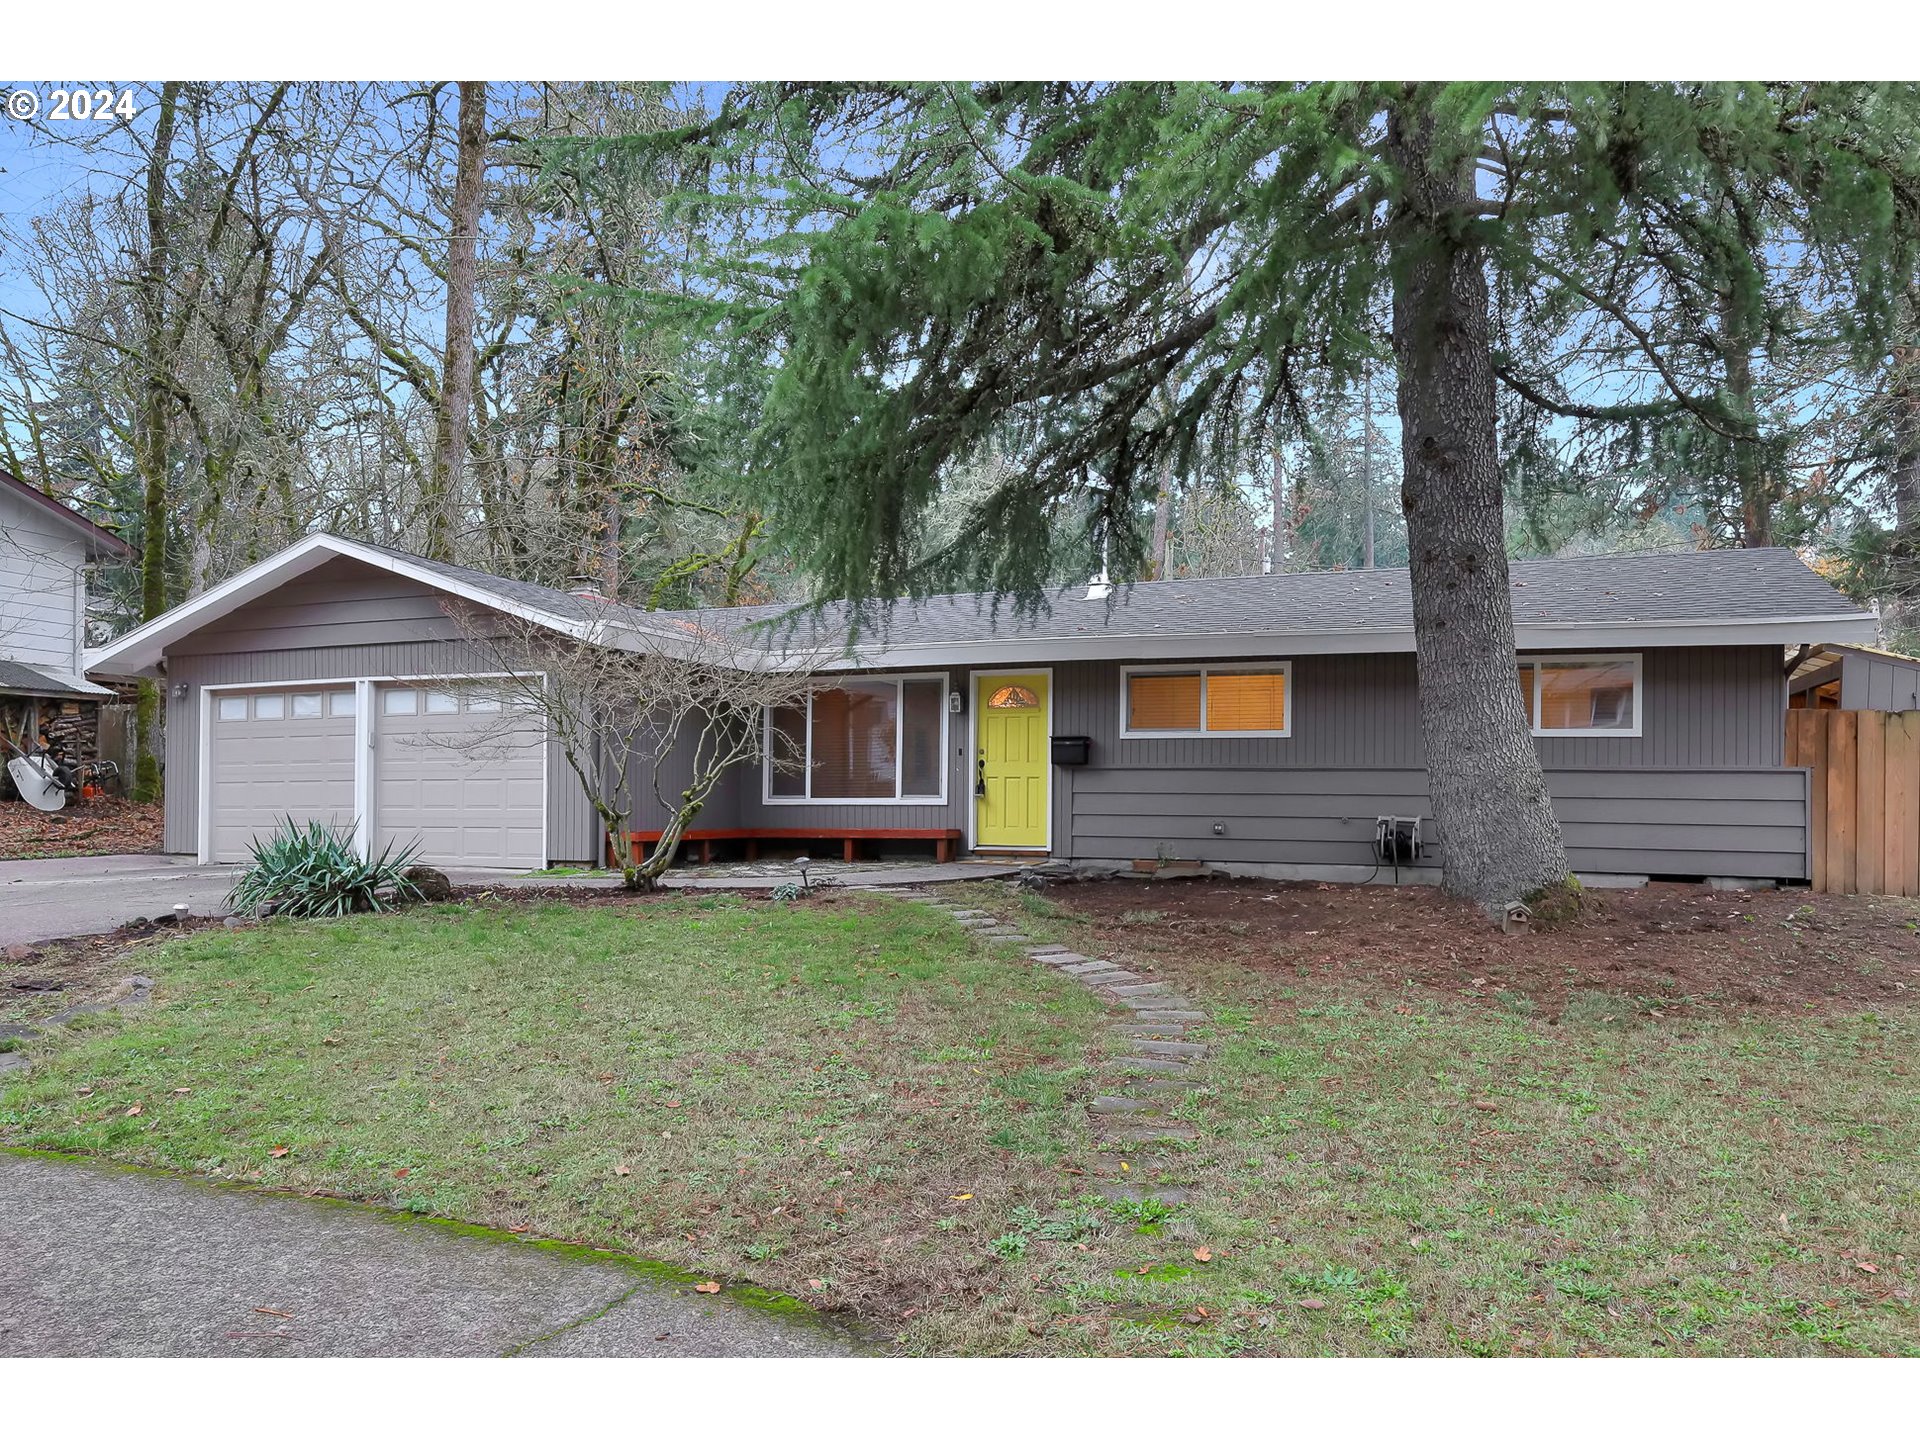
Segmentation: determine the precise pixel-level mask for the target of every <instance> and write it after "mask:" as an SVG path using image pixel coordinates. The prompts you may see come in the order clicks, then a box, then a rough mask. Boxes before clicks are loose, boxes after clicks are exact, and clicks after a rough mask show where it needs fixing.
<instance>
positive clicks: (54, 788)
mask: <svg viewBox="0 0 1920 1440" xmlns="http://www.w3.org/2000/svg"><path fill="white" fill-rule="evenodd" d="M7 774H9V775H11V776H12V777H13V788H14V789H16V790H18V791H19V792H20V798H21V799H22V800H24V801H26V802H27V804H29V805H31V806H33V808H34V809H36V810H47V811H53V810H64V809H65V808H66V805H67V792H66V790H65V789H64V788H63V787H62V786H61V784H60V782H59V781H58V780H56V779H54V776H53V764H52V762H51V761H49V760H48V759H47V757H46V756H44V755H19V756H15V757H14V758H13V759H11V760H9V761H7Z"/></svg>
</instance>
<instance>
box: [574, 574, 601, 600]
mask: <svg viewBox="0 0 1920 1440" xmlns="http://www.w3.org/2000/svg"><path fill="white" fill-rule="evenodd" d="M567 593H568V594H569V595H579V596H582V597H583V598H585V599H588V600H604V599H605V598H606V596H605V595H603V594H602V593H601V591H600V582H599V580H598V579H596V578H595V577H594V576H592V575H569V576H568V577H567Z"/></svg>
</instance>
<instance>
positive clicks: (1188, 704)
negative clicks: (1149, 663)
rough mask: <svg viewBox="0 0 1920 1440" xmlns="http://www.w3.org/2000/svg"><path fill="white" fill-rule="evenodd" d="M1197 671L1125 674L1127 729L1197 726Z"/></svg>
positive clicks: (1190, 727)
mask: <svg viewBox="0 0 1920 1440" xmlns="http://www.w3.org/2000/svg"><path fill="white" fill-rule="evenodd" d="M1199 728H1200V672H1199V671H1198V670H1195V671H1192V672H1190V673H1188V674H1184V675H1158V674H1142V675H1130V676H1128V677H1127V729H1129V730H1198V729H1199Z"/></svg>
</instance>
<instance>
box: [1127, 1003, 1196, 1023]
mask: <svg viewBox="0 0 1920 1440" xmlns="http://www.w3.org/2000/svg"><path fill="white" fill-rule="evenodd" d="M1133 1018H1134V1019H1135V1020H1137V1021H1139V1022H1141V1023H1142V1024H1167V1023H1171V1024H1175V1025H1204V1024H1205V1023H1206V1021H1207V1016H1206V1012H1205V1011H1204V1010H1145V1009H1140V1008H1138V1007H1136V1008H1135V1010H1134V1012H1133Z"/></svg>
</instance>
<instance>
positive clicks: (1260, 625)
mask: <svg viewBox="0 0 1920 1440" xmlns="http://www.w3.org/2000/svg"><path fill="white" fill-rule="evenodd" d="M1512 577H1513V608H1514V619H1515V634H1516V640H1517V645H1518V654H1517V655H1516V657H1515V681H1516V684H1518V685H1519V686H1520V687H1521V689H1522V691H1523V692H1524V695H1525V698H1526V705H1527V709H1528V713H1529V714H1530V715H1531V716H1532V719H1533V725H1534V733H1535V735H1536V737H1537V741H1538V745H1539V753H1540V759H1541V762H1542V764H1543V766H1544V767H1545V770H1546V774H1547V779H1548V782H1549V785H1550V788H1551V791H1552V794H1553V797H1554V805H1555V809H1556V811H1557V812H1558V814H1559V817H1560V821H1561V825H1562V828H1563V831H1564V833H1565V836H1566V841H1567V845H1568V848H1569V852H1570V854H1571V857H1572V861H1573V865H1574V867H1575V869H1576V871H1578V872H1581V873H1585V874H1596V875H1621V874H1625V875H1676V876H1680V875H1684V876H1734V877H1747V878H1752V879H1774V880H1794V879H1802V878H1805V877H1806V876H1807V874H1808V873H1809V860H1808V844H1809V839H1808V823H1807V821H1808V781H1807V772H1806V771H1805V770H1802V769H1795V768H1788V767H1785V766H1784V765H1783V763H1782V762H1783V753H1784V752H1783V730H1784V716H1785V711H1786V704H1787V676H1786V666H1785V664H1784V659H1783V657H1784V655H1785V653H1786V647H1788V646H1797V645H1801V644H1821V643H1838V644H1870V643H1871V642H1872V641H1873V640H1874V638H1875V634H1876V626H1877V621H1876V619H1875V617H1874V616H1873V615H1872V614H1871V613H1869V612H1867V611H1864V610H1862V609H1861V608H1860V607H1859V606H1858V605H1856V604H1854V603H1853V602H1852V601H1850V600H1848V599H1846V598H1845V597H1844V596H1842V595H1840V594H1839V593H1838V592H1837V591H1835V590H1834V589H1833V588H1832V587H1831V586H1829V585H1828V584H1827V583H1826V582H1825V581H1824V580H1822V579H1821V578H1820V577H1819V576H1818V575H1816V574H1814V573H1813V572H1812V571H1811V570H1809V569H1808V568H1807V567H1806V566H1805V565H1804V564H1803V563H1801V561H1800V560H1799V559H1798V558H1797V557H1796V556H1795V555H1794V554H1793V553H1792V552H1791V551H1787V550H1722V551H1704V552H1691V553H1685V554H1664V555H1623V556H1606V557H1592V558H1579V559H1565V560H1518V561H1515V562H1513V565H1512ZM450 600H452V601H459V602H464V603H465V604H467V605H470V606H479V607H490V608H491V609H494V610H498V611H501V612H505V613H508V614H512V615H515V616H518V617H521V618H522V619H524V620H533V621H536V622H537V623H540V624H542V625H547V626H550V627H552V628H554V629H556V630H561V631H569V630H570V631H572V632H573V633H576V634H577V633H581V627H582V626H583V625H584V624H586V623H587V620H588V618H589V617H593V616H599V617H602V618H604V617H607V616H608V615H611V616H612V617H613V619H614V621H615V622H616V623H617V624H631V625H633V626H638V627H644V626H648V625H655V624H658V623H660V621H661V618H662V617H660V616H657V615H654V616H649V615H647V614H646V613H644V612H641V611H637V610H629V609H627V608H626V607H622V606H615V605H613V604H612V602H609V601H606V600H603V599H600V598H598V597H596V596H589V595H582V594H580V593H577V592H567V591H562V590H556V589H549V588H547V587H544V586H539V585H531V584H526V583H523V582H518V581H511V580H503V579H501V578H499V577H496V576H492V575H488V574H486V573H484V572H481V571H477V570H472V569H468V568H465V567H462V566H457V565H449V564H442V563H437V562H433V561H428V560H423V559H420V558H418V557H415V556H411V555H406V554H402V553H400V552H397V551H393V550H388V549H383V548H381V547H378V546H374V545H369V544H365V543H362V542H359V541H353V540H345V539H339V538H336V537H334V536H331V535H313V536H310V537H308V538H307V539H304V540H302V541H300V542H299V543H297V544H295V545H293V546H291V547H290V548H288V549H287V550H285V551H283V552H281V553H280V554H278V555H276V556H274V557H272V558H271V559H269V560H266V561H263V562H262V563H260V564H258V565H255V566H254V567H252V568H251V569H249V570H246V571H244V572H242V573H241V574H238V575H236V576H234V577H233V578H231V579H230V580H228V581H226V582H225V583H223V584H221V585H219V586H216V587H214V588H213V589H211V590H209V591H208V592H206V593H205V594H203V595H201V596H200V597H198V598H197V599H195V600H193V601H191V602H189V603H188V604H185V605H182V606H180V607H179V608H178V609H176V610H173V611H171V612H169V613H168V614H166V615H164V616H161V617H160V618H158V619H156V620H154V621H152V622H150V623H148V624H146V625H143V626H141V627H140V628H139V629H137V630H134V631H132V632H131V633H129V634H127V635H125V636H123V637H121V638H120V639H119V640H116V641H115V642H113V643H112V644H111V645H108V646H105V647H104V648H102V649H100V650H98V651H95V652H92V653H91V654H90V656H89V667H90V671H91V673H93V674H94V675H96V676H98V677H113V678H126V677H131V676H141V675H153V676H161V677H164V680H165V682H166V692H167V828H166V843H167V848H168V849H170V850H175V851H180V852H184V853H190V854H197V855H198V856H199V858H200V859H201V860H202V861H212V862H218V861H231V860H238V859H241V858H243V857H244V854H245V851H246V844H247V841H248V839H249V837H250V836H252V835H253V834H255V833H258V832H259V831H261V830H262V829H263V828H270V827H271V825H272V824H273V823H274V821H275V820H276V819H277V818H278V817H279V816H281V815H283V814H292V815H294V816H296V817H301V816H320V817H323V818H328V819H331V820H335V821H339V822H343V823H351V822H352V821H353V820H354V819H355V818H356V817H358V818H359V819H361V820H363V821H365V822H366V828H365V829H364V830H363V832H362V833H363V834H365V835H368V836H370V837H371V838H372V839H373V840H374V841H375V842H376V843H381V842H384V840H385V839H405V838H419V839H421V840H422V842H423V844H424V846H425V854H426V855H427V856H428V857H429V858H430V859H432V860H435V861H440V862H445V863H457V864H471V865H479V864H491V865H502V866H537V865H539V864H541V863H543V862H562V861H574V862H580V861H589V862H590V861H596V860H598V859H599V858H600V857H601V856H603V855H604V854H605V853H606V851H605V846H606V842H607V837H605V836H604V835H602V834H601V833H600V832H599V830H598V828H597V822H596V819H595V817H594V814H593V812H592V810H591V808H590V807H589V806H588V805H587V804H586V803H585V800H584V798H583V796H582V794H581V793H580V787H579V785H578V784H577V782H576V781H575V780H574V779H573V778H572V777H571V775H569V774H568V772H567V770H566V767H565V765H564V763H563V762H562V760H561V759H560V757H559V756H558V755H557V754H556V753H555V751H556V748H557V747H555V746H554V745H552V744H551V743H548V744H547V745H546V746H545V749H544V752H543V751H542V749H541V747H540V746H539V745H538V744H537V743H535V744H533V745H530V746H528V747H527V748H525V749H524V750H523V751H521V752H520V753H519V757H518V758H517V759H513V760H511V761H509V762H502V763H498V764H494V765H487V766H482V765H476V764H474V763H472V762H471V760H470V757H468V756H463V755H461V754H459V753H458V752H452V751H449V750H448V749H446V748H444V747H441V748H436V747H433V746H423V745H421V744H419V743H417V741H418V739H419V738H420V737H421V736H422V735H431V734H432V733H434V732H436V731H438V732H446V731H450V730H452V729H453V728H455V727H458V726H461V725H463V724H472V723H479V722H476V721H474V720H473V719H472V718H470V716H469V715H468V712H467V707H468V706H469V703H470V698H471V697H469V698H468V699H463V698H462V697H461V696H460V695H458V694H456V693H454V687H449V686H447V685H445V684H444V679H443V677H446V676H447V675H449V674H455V673H467V672H465V671H463V670H462V668H461V667H463V666H473V665H475V664H476V663H477V661H476V660H475V659H474V657H471V656H468V655H465V654H463V653H461V647H462V646H464V645H465V644H466V643H467V642H465V641H463V640H462V639H461V638H460V635H459V633H458V631H457V630H456V628H455V626H454V625H453V624H452V622H451V621H450V619H449V617H448V614H447V610H446V606H447V603H448V602H449V601H450ZM778 613H779V612H778V611H777V610H775V609H772V608H762V609H746V610H740V611H725V612H701V614H702V616H703V617H704V618H705V620H706V621H713V620H714V619H715V618H716V617H719V618H721V619H723V620H724V623H727V624H738V623H745V622H749V621H754V620H765V619H771V618H774V617H775V616H777V615H778ZM843 622H844V616H840V615H837V614H836V613H835V612H833V611H831V610H829V611H828V612H826V613H825V614H824V615H822V616H821V617H820V618H819V619H818V621H817V622H815V623H817V624H819V625H821V626H823V627H825V629H826V630H827V631H829V632H830V631H831V630H832V629H833V628H834V627H835V626H837V625H842V624H843ZM783 643H786V642H780V641H775V640H771V639H770V640H768V641H767V646H768V650H769V651H770V652H771V651H773V650H775V649H776V648H777V647H778V646H779V645H780V644H783ZM436 677H442V682H443V683H441V684H439V685H436V684H435V680H436ZM763 723H764V724H766V725H768V726H778V727H781V728H782V729H783V731H784V732H785V733H786V734H787V735H788V736H790V737H791V738H792V739H793V740H794V741H795V743H796V744H797V745H798V746H799V747H800V748H801V749H803V750H804V751H805V754H806V756H807V761H808V763H807V764H806V766H805V767H803V768H794V767H788V768H780V767H778V766H775V765H772V764H769V763H767V762H766V761H764V760H763V761H762V762H761V763H759V764H758V765H755V766H752V767H742V768H741V769H740V770H739V771H737V772H735V773H733V774H730V775H729V776H728V777H727V778H726V780H725V782H724V783H723V784H722V785H721V786H720V788H719V789H718V790H717V791H716V792H715V794H714V795H713V797H712V799H711V801H710V802H709V804H708V806H707V808H706V810H705V811H704V812H703V813H702V815H701V817H700V820H699V822H698V824H699V825H700V826H701V827H702V828H711V829H717V830H724V831H727V832H731V833H735V834H741V835H751V834H755V833H763V832H767V831H775V832H788V833H801V834H813V835H829V834H832V833H834V832H836V831H843V830H853V829H874V830H896V831H897V830H914V831H921V832H927V833H954V834H955V835H956V837H957V839H958V841H959V843H960V844H961V845H963V846H964V847H965V848H967V849H970V850H973V851H1015V852H1021V853H1026V854H1051V855H1053V856H1055V857H1060V858H1065V859H1069V860H1073V861H1093V862H1114V863H1124V862H1128V861H1133V860H1137V859H1152V858H1155V857H1174V858H1179V859H1190V860H1201V861H1207V862H1211V863H1212V864H1214V865H1216V866H1219V867H1223V868H1227V869H1231V870H1241V871H1245V872H1249V873H1255V874H1263V875H1269V876H1280V877H1286V876H1303V877H1314V876H1325V877H1329V878H1340V877H1351V878H1365V877H1367V876H1368V875H1369V874H1371V873H1372V872H1373V870H1374V868H1375V866H1376V863H1377V862H1376V855H1375V849H1374V837H1375V829H1376V822H1377V820H1378V819H1379V818H1380V817H1383V816H1395V817H1412V818H1420V819H1423V820H1424V822H1425V826H1424V829H1423V837H1422V838H1423V840H1424V842H1425V853H1424V855H1423V857H1422V861H1421V863H1420V865H1418V866H1416V867H1415V871H1416V874H1417V873H1418V872H1421V871H1424V872H1425V873H1426V874H1428V875H1429V876H1430V875H1431V874H1432V873H1433V870H1434V867H1435V866H1436V865H1437V863H1438V860H1439V856H1440V854H1441V851H1442V849H1443V847H1444V845H1445V843H1446V836H1445V835H1444V834H1437V833H1435V831H1434V828H1433V821H1432V811H1431V807H1430V803H1429V800H1428V795H1427V781H1426V772H1425V769H1424V768H1423V761H1422V750H1421V736H1420V725H1419V713H1418V693H1417V685H1416V672H1415V659H1414V640H1413V624H1412V619H1411V603H1410V596H1409V590H1408V579H1407V574H1406V572H1405V571H1394V570H1373V571H1342V572H1331V573H1318V574H1297V575H1267V576H1251V577H1243V578H1234V579H1216V580H1171V581H1163V582H1158V583H1151V584H1138V585H1134V586H1132V587H1119V588H1115V589H1114V590H1113V591H1112V593H1111V594H1110V595H1109V594H1106V593H1104V590H1103V587H1099V586H1095V587H1090V588H1089V589H1088V590H1087V591H1085V592H1082V591H1080V590H1078V589H1077V588H1076V589H1075V590H1073V591H1067V592H1062V593H1060V594H1058V595H1056V596H1054V597H1053V599H1052V603H1051V605H1050V607H1047V608H1045V609H1043V610H1042V611H1041V612H1040V613H1038V614H1033V615H1022V614H1016V613H1015V611H1014V608H1013V607H1012V606H1011V605H1010V604H998V605H996V603H995V602H994V600H993V599H992V598H991V597H986V596H975V595H949V596H937V597H934V598H931V599H928V600H924V601H917V602H911V603H908V602H902V603H900V604H898V605H896V606H894V607H892V609H891V611H890V612H889V614H888V616H887V619H886V621H885V623H884V624H883V625H881V626H880V627H878V628H877V629H874V630H872V631H871V632H863V634H862V638H861V639H860V641H859V643H858V644H857V645H855V646H853V647H850V648H849V647H846V646H845V645H844V644H843V645H842V647H841V650H840V653H839V654H837V655H836V657H835V658H834V659H832V660H831V661H830V662H829V663H828V665H827V666H826V667H825V670H824V671H823V672H822V673H821V674H820V676H819V680H818V684H817V686H816V687H815V689H814V691H813V694H812V697H811V699H810V700H809V701H808V703H807V704H806V705H805V706H801V707H794V708H792V709H789V710H785V711H782V712H780V713H776V714H772V715H769V716H767V717H766V718H765V720H764V722H763ZM410 741H411V742H415V743H409V742H410ZM649 788H650V787H648V786H646V785H642V786H640V787H639V789H640V791H641V793H642V794H643V795H645V794H646V792H647V791H648V789H649ZM647 804H648V805H649V806H650V805H651V800H650V798H649V799H648V801H647ZM659 823H660V818H659V816H658V815H657V814H655V815H649V814H648V813H646V811H645V809H643V811H642V813H640V814H639V815H637V816H636V818H635V828H636V829H642V830H644V829H646V828H647V827H649V826H657V825H658V824H659Z"/></svg>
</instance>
